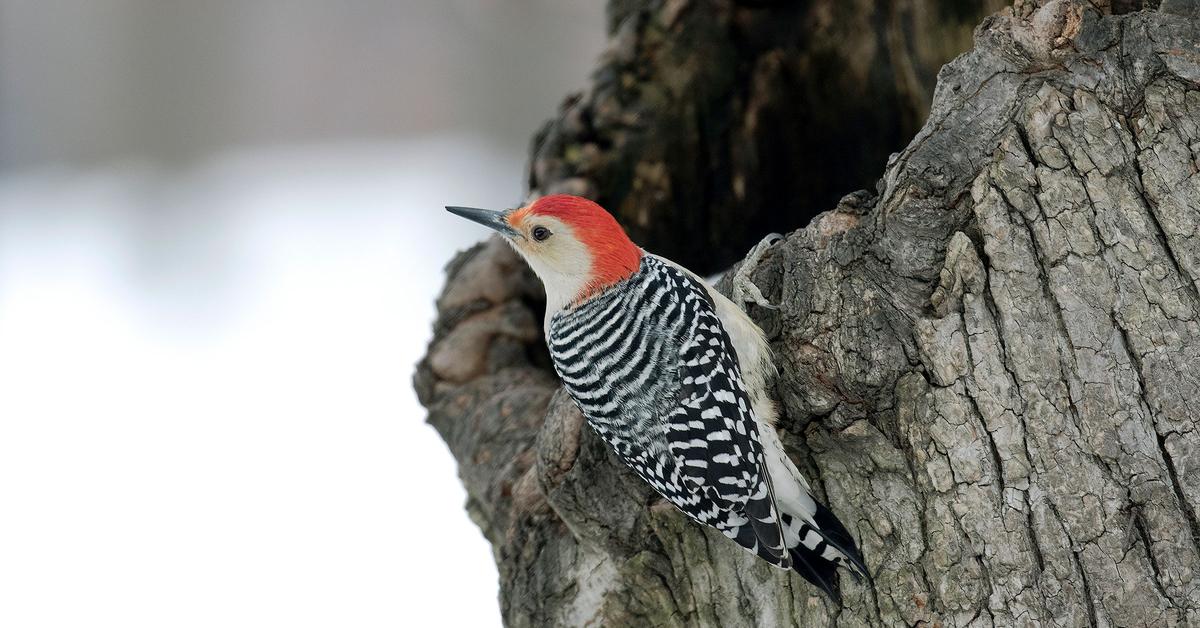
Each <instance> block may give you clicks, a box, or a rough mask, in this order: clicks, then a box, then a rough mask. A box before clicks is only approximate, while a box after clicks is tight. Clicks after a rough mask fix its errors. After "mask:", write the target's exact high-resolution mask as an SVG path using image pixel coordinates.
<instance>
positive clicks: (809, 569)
mask: <svg viewBox="0 0 1200 628" xmlns="http://www.w3.org/2000/svg"><path fill="white" fill-rule="evenodd" d="M790 553H791V555H792V569H794V570H796V573H798V574H800V575H801V576H804V579H805V580H808V581H809V582H811V583H813V585H815V586H816V587H817V588H818V589H820V590H822V591H824V592H825V595H828V596H829V599H831V600H833V602H834V603H835V604H837V605H838V606H841V605H842V589H841V586H840V585H839V583H838V573H837V565H838V564H837V563H836V562H833V561H828V560H825V559H824V558H821V557H820V556H819V555H817V554H816V553H815V552H813V551H812V550H810V549H808V548H807V547H804V546H803V545H797V546H796V547H794V548H792V549H791V550H790Z"/></svg>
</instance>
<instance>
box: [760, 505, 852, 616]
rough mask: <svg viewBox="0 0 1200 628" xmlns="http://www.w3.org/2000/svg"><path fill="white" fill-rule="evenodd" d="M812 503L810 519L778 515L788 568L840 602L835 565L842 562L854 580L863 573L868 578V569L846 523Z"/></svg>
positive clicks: (840, 594)
mask: <svg viewBox="0 0 1200 628" xmlns="http://www.w3.org/2000/svg"><path fill="white" fill-rule="evenodd" d="M813 503H814V504H815V505H816V512H815V513H814V514H813V515H812V517H811V520H810V521H806V520H804V519H803V518H801V517H798V516H793V515H791V514H789V513H787V512H784V514H783V516H782V521H783V523H784V525H785V526H786V529H787V534H786V536H787V538H788V552H789V553H790V554H791V557H792V569H794V570H795V571H796V572H797V573H799V574H800V575H801V576H803V577H804V579H805V580H808V581H809V582H811V583H812V584H813V585H815V586H816V587H817V588H819V589H821V590H822V591H824V592H825V594H826V595H828V596H829V597H830V599H832V600H833V601H834V602H836V603H838V604H839V605H840V604H841V603H842V593H841V587H840V585H839V581H838V566H839V565H844V566H845V567H846V568H847V570H848V571H849V572H850V574H851V575H852V576H853V577H854V579H855V580H859V579H861V578H864V577H865V578H866V579H867V581H868V582H870V581H871V576H870V572H868V571H867V566H866V564H865V563H864V562H863V559H862V554H860V553H859V551H858V546H857V545H855V543H854V538H853V537H851V536H850V533H849V532H848V531H847V530H846V526H844V525H842V522H841V521H839V520H838V518H837V516H835V515H834V514H833V512H832V511H830V510H829V509H828V508H826V507H825V505H824V504H822V503H820V502H817V501H816V500H813Z"/></svg>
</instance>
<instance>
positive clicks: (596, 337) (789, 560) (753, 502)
mask: <svg viewBox="0 0 1200 628" xmlns="http://www.w3.org/2000/svg"><path fill="white" fill-rule="evenodd" d="M731 308H732V309H734V310H736V306H733V305H732V303H730V302H729V301H728V300H725V299H724V297H721V296H720V295H719V294H716V293H715V292H712V291H710V289H709V288H708V287H707V286H705V285H704V284H703V283H702V282H700V281H699V280H698V279H697V278H696V277H695V276H693V275H691V274H690V273H689V272H687V271H686V270H684V269H682V268H680V267H677V266H675V265H673V264H672V263H670V262H668V261H666V260H663V259H661V258H656V257H653V256H651V255H648V254H647V255H643V256H642V258H641V264H640V268H639V269H638V270H637V271H636V272H635V273H633V274H632V275H631V276H629V277H628V278H626V279H625V280H624V281H623V282H621V283H620V284H617V285H615V286H613V287H612V288H610V289H607V290H604V291H602V292H599V293H598V294H596V295H594V296H592V297H591V298H589V299H587V300H585V301H584V302H583V303H581V304H579V305H577V306H575V307H569V308H566V309H562V310H558V311H552V312H548V313H547V331H548V334H547V339H548V344H549V347H550V355H551V356H552V358H553V360H554V365H555V368H556V370H557V371H558V374H559V376H560V377H561V378H562V381H563V384H564V385H565V387H566V389H567V392H568V393H570V395H571V397H572V398H573V399H574V400H575V402H576V403H577V404H578V405H579V407H580V409H581V410H582V411H583V414H584V415H585V416H586V418H587V420H588V423H589V424H590V425H591V426H592V428H593V429H595V430H596V432H597V433H598V434H599V435H600V436H601V437H602V438H603V439H604V440H605V441H606V442H607V443H608V444H609V445H610V446H611V447H612V448H613V450H614V451H615V452H616V453H617V455H618V456H619V457H620V458H621V459H622V460H623V461H624V462H625V463H626V464H627V465H628V466H629V467H631V468H632V469H633V470H634V471H635V472H636V473H637V474H638V475H639V476H640V477H642V478H643V479H644V480H645V481H646V482H648V483H649V484H650V485H651V486H652V487H653V488H654V489H655V490H656V491H658V492H659V493H660V494H662V495H663V496H664V497H665V498H666V499H667V500H669V501H670V502H671V503H673V504H674V505H675V506H677V507H678V508H679V509H680V510H682V511H683V512H684V513H686V514H687V515H688V516H689V517H691V518H692V519H695V520H696V521H698V522H700V523H703V524H705V525H709V526H712V527H714V528H716V529H718V530H720V531H721V532H722V533H723V534H724V535H725V536H727V537H729V538H731V539H733V540H735V541H737V542H738V543H739V544H740V545H741V546H742V547H744V548H746V549H748V550H749V551H751V552H754V553H755V554H757V555H758V556H760V557H761V558H763V559H765V560H767V561H768V562H770V563H772V564H774V565H777V566H780V567H783V568H789V567H790V568H794V569H795V570H796V571H797V572H799V573H800V574H801V575H803V576H804V577H805V578H806V579H807V580H809V581H810V582H812V583H813V584H815V585H817V586H819V587H820V588H821V589H823V590H824V591H825V592H826V593H828V594H829V595H830V596H831V597H833V598H834V599H835V600H840V592H839V587H838V581H837V576H836V571H837V566H838V564H845V565H847V566H848V567H849V568H850V569H851V572H852V573H855V574H856V575H857V573H856V572H861V573H863V574H865V573H866V568H865V566H864V565H863V562H862V559H861V557H860V556H859V554H858V550H857V548H856V547H855V544H854V541H853V539H852V538H851V537H850V535H849V533H847V531H846V529H845V528H844V527H843V526H842V524H841V522H839V521H838V520H837V518H836V517H835V516H834V515H833V513H831V512H830V511H829V510H828V509H827V508H825V507H824V506H823V505H821V504H820V503H818V502H817V501H816V500H815V499H813V497H812V495H811V491H810V490H809V487H808V484H807V483H806V482H805V481H804V478H803V477H802V476H801V475H800V473H799V471H798V470H797V469H796V467H795V464H794V463H792V461H791V460H790V459H789V458H788V457H787V455H786V454H785V453H784V451H783V448H782V446H781V445H780V443H779V439H778V436H777V435H776V434H775V431H774V428H773V427H772V425H771V421H772V420H773V418H774V417H773V415H772V416H763V415H765V414H768V413H772V412H773V407H772V406H771V405H770V401H769V397H768V396H767V395H766V391H765V390H764V388H765V382H764V378H765V376H764V375H763V372H762V370H763V369H764V368H766V365H764V364H760V362H766V363H769V355H768V354H767V352H766V351H765V343H764V342H762V340H761V332H759V331H758V329H757V327H755V326H754V325H753V323H751V322H750V321H749V319H748V318H746V317H745V315H744V314H742V313H741V311H740V310H737V311H736V312H734V311H732V310H731ZM723 319H724V320H723ZM727 327H729V328H731V329H733V332H734V335H735V337H734V338H731V334H730V331H729V329H727ZM747 338H749V340H747ZM739 345H741V346H739ZM758 345H762V346H758ZM743 362H744V363H746V364H745V365H743V364H742V363H743ZM744 366H745V367H748V368H751V369H752V372H749V373H746V374H744V373H743V368H744ZM747 384H749V387H750V390H747V387H748V386H747Z"/></svg>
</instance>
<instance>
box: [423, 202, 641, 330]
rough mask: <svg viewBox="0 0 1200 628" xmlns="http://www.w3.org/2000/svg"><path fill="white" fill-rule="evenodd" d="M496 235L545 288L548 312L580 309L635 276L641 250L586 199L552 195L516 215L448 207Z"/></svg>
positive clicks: (622, 230) (516, 210) (597, 207)
mask: <svg viewBox="0 0 1200 628" xmlns="http://www.w3.org/2000/svg"><path fill="white" fill-rule="evenodd" d="M446 209H447V210H448V211H450V212H451V213H454V214H457V215H459V216H462V217H463V218H467V219H469V220H473V221H475V222H478V223H480V224H483V225H486V226H488V227H491V228H492V229H495V230H496V231H498V232H499V233H500V235H502V236H504V238H505V239H506V240H508V242H509V244H511V245H512V246H513V248H515V249H516V250H517V252H518V253H520V254H521V256H522V257H524V258H525V261H526V262H528V263H529V266H530V267H531V268H533V271H534V272H535V273H537V275H538V277H539V278H540V279H541V280H542V283H543V284H544V285H545V286H546V300H547V311H548V312H553V311H556V310H558V309H561V308H563V307H567V306H570V305H572V304H576V303H579V302H580V301H583V300H585V299H587V298H588V297H590V296H592V295H593V294H595V293H596V292H598V291H600V290H602V289H604V288H606V287H608V286H610V285H613V284H615V283H617V282H619V281H621V280H623V279H625V278H627V277H629V276H630V275H632V274H633V273H635V272H637V270H638V268H639V266H640V265H641V260H642V250H641V249H640V248H638V246H637V245H636V244H634V243H633V242H632V241H631V240H630V239H629V236H627V235H625V230H624V229H622V228H621V225H619V224H617V221H616V219H614V218H613V217H612V215H611V214H609V213H608V212H606V211H604V208H603V207H600V206H599V205H597V204H596V203H593V202H592V201H589V200H588V199H586V198H580V197H578V196H569V195H566V194H554V195H551V196H543V197H542V198H539V199H538V200H536V201H534V202H533V203H530V204H529V205H526V206H525V207H518V208H517V209H510V210H502V211H493V210H488V209H475V208H471V207H447V208H446Z"/></svg>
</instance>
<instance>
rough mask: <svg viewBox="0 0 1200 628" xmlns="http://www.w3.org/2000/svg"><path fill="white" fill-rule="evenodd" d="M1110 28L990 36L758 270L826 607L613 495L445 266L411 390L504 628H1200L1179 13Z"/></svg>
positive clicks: (1033, 22)
mask: <svg viewBox="0 0 1200 628" xmlns="http://www.w3.org/2000/svg"><path fill="white" fill-rule="evenodd" d="M618 4H619V3H618ZM666 4H667V5H671V4H673V3H670V2H668V3H666ZM684 4H686V3H684ZM1125 4H1129V3H1117V2H1113V3H1085V2H1080V1H1075V0H1052V1H1050V2H1046V3H1037V2H1018V4H1017V5H1016V6H1015V7H1014V8H1013V9H1010V10H1006V11H1005V12H1002V13H1001V14H998V15H996V16H993V17H990V18H987V19H985V20H984V22H983V23H982V24H981V25H980V26H979V28H978V29H977V30H976V33H975V40H974V48H973V50H971V51H970V52H968V53H967V54H965V55H963V56H961V57H959V58H957V59H956V60H954V61H953V62H951V63H950V64H948V65H946V66H945V67H944V68H943V69H942V71H941V72H940V73H939V74H938V81H937V89H936V92H935V93H934V96H933V99H932V107H931V110H930V114H929V117H928V121H927V122H926V124H925V125H924V127H923V128H922V129H921V130H920V132H919V133H918V134H917V136H916V137H915V139H913V140H912V142H911V143H910V144H909V145H908V146H907V148H905V149H904V150H903V151H902V152H900V153H898V154H896V155H893V156H892V157H891V158H890V159H889V160H888V162H887V166H886V169H885V171H884V172H883V177H882V178H881V179H880V180H879V183H878V185H877V187H876V190H875V191H874V192H865V191H864V192H858V193H855V194H851V195H848V196H847V197H846V198H845V199H843V200H842V202H840V203H838V205H837V207H836V208H834V209H832V210H831V211H828V212H825V213H822V214H820V215H819V216H817V217H816V218H815V219H814V220H813V221H812V222H811V223H810V224H809V225H808V226H807V227H805V228H803V229H800V230H797V231H794V232H792V233H789V234H788V235H787V237H786V239H785V240H784V241H783V242H782V243H781V244H779V245H776V247H775V248H774V249H773V250H772V252H771V254H770V256H769V257H768V258H766V259H765V260H764V262H763V263H762V264H761V265H760V266H759V267H758V268H757V269H756V270H755V272H754V273H753V277H754V278H755V281H756V282H757V283H758V285H759V286H760V287H762V288H763V290H764V292H765V294H766V295H767V296H768V297H769V298H770V299H771V300H772V301H774V302H777V303H779V304H780V306H781V308H780V309H779V310H778V311H771V310H766V309H760V308H757V307H752V308H751V315H752V316H753V317H754V318H755V319H756V320H757V321H758V322H759V323H760V324H761V325H762V326H763V327H764V329H766V330H767V332H768V334H769V336H770V338H771V343H772V345H773V347H774V349H775V350H776V352H777V358H778V363H779V367H780V371H781V376H780V378H779V382H778V387H777V392H778V395H779V399H780V401H781V405H782V407H783V408H784V411H785V416H784V417H783V419H782V420H781V428H782V436H783V439H784V443H785V445H786V446H787V447H788V448H789V450H790V452H791V453H792V455H793V458H794V459H795V460H796V461H797V463H798V464H799V465H800V466H801V468H802V470H804V471H805V472H806V474H807V475H808V477H809V479H810V480H811V481H812V483H813V485H814V487H815V488H816V489H817V490H818V492H819V493H820V494H821V496H822V497H823V498H824V500H825V501H826V503H828V504H829V505H830V507H831V508H832V509H833V510H834V512H836V513H837V515H838V516H839V518H841V520H842V521H844V522H845V523H846V525H847V527H848V528H849V529H850V531H851V533H852V534H853V535H854V536H855V537H856V538H857V539H859V545H860V547H861V548H862V551H863V554H864V557H865V559H866V562H867V565H868V566H869V567H870V569H871V571H872V573H873V574H874V578H875V588H874V589H873V590H872V589H869V588H866V587H865V586H863V585H857V584H855V583H854V582H853V581H851V580H850V579H849V578H843V579H842V586H843V591H844V594H845V606H844V607H843V608H834V607H833V606H832V605H831V604H830V603H829V602H828V601H827V600H825V599H824V598H822V597H820V596H819V595H818V594H817V592H816V591H815V589H813V588H812V587H810V586H808V585H807V583H805V582H804V581H803V580H802V579H801V578H799V577H798V576H795V575H791V574H786V573H783V572H780V571H778V570H775V569H772V568H771V567H769V566H767V565H766V564H764V563H762V562H761V561H758V560H757V559H755V558H754V557H753V556H750V555H748V554H746V553H745V552H744V551H742V550H741V549H740V548H738V547H736V546H735V545H734V544H732V543H730V542H728V541H727V540H725V539H724V538H723V537H721V536H720V534H718V533H715V532H712V531H709V530H706V529H702V528H700V527H699V526H697V525H694V524H691V523H688V522H687V521H685V520H684V518H683V517H682V516H681V515H679V514H678V513H677V512H675V511H674V510H673V509H672V508H670V507H668V506H666V505H665V504H664V502H662V501H661V500H659V499H657V498H656V497H655V496H654V495H653V494H652V493H651V492H650V491H649V490H648V489H647V488H646V487H644V486H643V485H642V484H641V483H640V482H639V481H638V480H637V479H636V478H635V477H634V476H633V475H632V474H631V473H628V472H627V471H625V470H624V469H623V468H621V466H620V464H619V463H618V462H616V461H615V460H614V459H613V458H612V457H611V456H610V455H609V454H608V452H607V451H606V450H605V448H604V446H603V444H602V443H601V442H600V441H599V440H598V439H597V438H596V437H595V436H594V435H593V434H592V433H591V432H590V431H589V430H588V429H586V428H585V427H584V424H583V421H582V418H581V416H580V415H579V413H578V411H577V410H576V409H575V408H574V406H573V405H572V404H571V402H570V400H569V399H568V398H566V397H565V396H564V394H563V393H562V392H561V391H559V390H558V386H557V383H556V381H555V379H554V377H553V374H552V371H550V370H549V367H548V358H547V356H546V355H545V350H544V347H543V346H542V344H541V343H542V339H541V330H540V317H541V310H540V307H541V306H540V299H541V292H540V287H539V285H538V284H537V280H536V279H535V278H534V277H532V275H530V273H529V272H528V270H527V269H525V267H524V265H523V264H522V262H521V261H520V260H519V259H517V258H516V257H515V255H514V254H513V253H512V252H511V251H510V250H508V248H507V247H506V246H505V245H503V244H502V243H500V242H498V241H496V240H491V241H488V242H487V243H485V244H483V245H480V246H478V247H476V248H474V249H472V250H470V251H468V252H466V253H464V254H462V255H460V256H459V257H458V258H456V260H455V261H454V262H452V263H451V265H450V267H449V269H448V275H449V280H448V284H447V287H446V289H445V292H444V293H443V294H442V296H441V297H440V298H439V301H438V308H439V319H438V322H437V325H436V327H435V337H434V341H433V343H432V344H431V346H430V351H429V355H428V356H427V357H426V359H425V360H424V361H423V362H422V364H421V365H420V368H419V372H418V376H417V382H416V383H417V389H418V392H419V393H420V395H421V399H422V401H423V402H424V403H425V405H426V406H427V407H428V408H429V411H430V419H429V420H430V422H431V423H432V424H433V425H434V426H435V427H436V428H437V429H438V430H439V431H440V432H441V433H442V435H443V436H444V438H445V439H446V441H447V443H448V444H449V445H450V448H451V450H452V452H453V453H454V455H455V457H456V458H457V459H458V460H459V462H460V473H461V476H462V479H463V482H464V484H465V485H466V487H467V489H468V493H469V495H470V498H469V503H468V510H469V512H470V513H471V515H472V516H473V517H474V518H475V520H476V521H477V522H478V523H479V525H480V527H481V529H483V530H484V533H485V534H486V535H487V536H488V538H489V540H491V542H492V544H493V547H494V549H495V553H496V560H497V563H498V565H499V567H500V578H501V604H502V608H503V613H504V617H505V620H506V622H507V623H508V624H509V625H513V626H543V625H565V626H579V625H646V626H754V625H758V626H820V625H845V626H858V625H872V626H876V625H887V626H892V625H900V624H906V625H916V624H920V623H925V624H930V625H944V626H983V625H1001V626H1008V625H1068V626H1087V625H1094V626H1139V625H1200V583H1198V582H1197V580H1196V578H1195V576H1196V575H1197V572H1198V570H1200V431H1198V430H1197V429H1196V428H1197V416H1198V414H1197V405H1200V285H1198V284H1197V280H1198V279H1200V231H1198V230H1200V175H1198V174H1197V173H1198V172H1200V3H1198V2H1195V1H1194V0H1186V1H1184V0H1176V1H1172V0H1164V1H1163V2H1162V3H1161V6H1158V3H1152V4H1153V5H1154V6H1152V7H1151V8H1148V9H1147V10H1143V11H1139V12H1134V13H1127V14H1122V15H1112V13H1114V12H1121V11H1125V10H1128V9H1133V8H1139V7H1140V6H1141V4H1140V3H1138V4H1137V5H1136V6H1124V5H1125ZM535 181H538V179H536V178H535ZM593 185H595V184H594V183H593ZM631 202H632V201H631ZM648 248H653V246H648Z"/></svg>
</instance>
